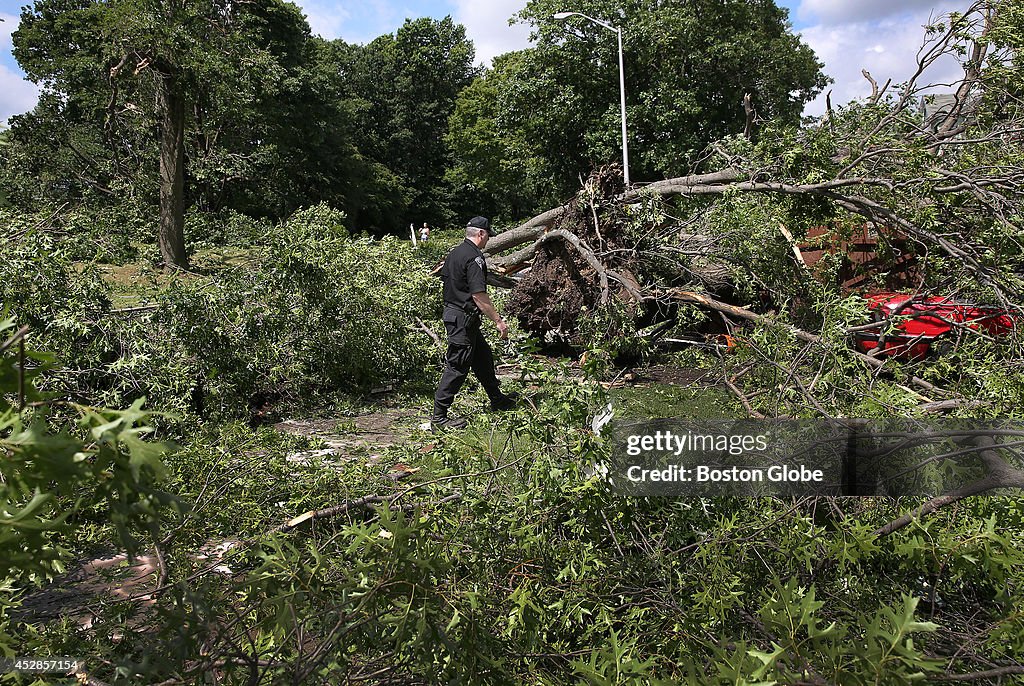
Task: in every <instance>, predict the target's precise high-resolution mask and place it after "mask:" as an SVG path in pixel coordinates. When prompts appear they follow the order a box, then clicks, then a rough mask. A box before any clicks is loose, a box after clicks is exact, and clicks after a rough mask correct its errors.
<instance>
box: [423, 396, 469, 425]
mask: <svg viewBox="0 0 1024 686" xmlns="http://www.w3.org/2000/svg"><path fill="white" fill-rule="evenodd" d="M467 423H468V422H466V420H465V419H462V418H461V417H449V416H448V408H447V407H444V406H442V405H440V404H439V403H438V402H437V401H436V400H435V401H434V416H432V417H431V418H430V430H431V431H445V430H447V429H464V428H466V424H467Z"/></svg>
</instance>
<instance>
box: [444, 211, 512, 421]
mask: <svg viewBox="0 0 1024 686" xmlns="http://www.w3.org/2000/svg"><path fill="white" fill-rule="evenodd" d="M494 235H495V231H494V229H492V228H491V223H490V221H488V220H487V218H486V217H473V218H472V219H470V220H469V223H468V224H467V225H466V240H465V241H463V242H462V243H461V244H459V245H458V246H456V247H455V248H454V249H453V250H452V251H451V252H450V253H448V257H447V258H446V259H445V261H444V266H443V267H442V268H441V278H442V279H444V314H443V315H442V319H443V320H444V326H445V329H447V331H448V353H447V356H446V364H445V368H444V373H443V374H442V375H441V383H440V385H439V386H438V388H437V393H435V394H434V416H433V417H431V418H430V424H431V428H433V429H461V428H462V427H464V426H466V420H465V419H461V418H456V417H449V416H448V408H449V407H451V405H452V401H454V400H455V394H456V393H458V392H459V389H460V388H462V383H463V382H464V381H465V380H466V375H467V374H468V373H469V370H470V369H472V370H473V373H474V374H476V378H477V379H479V380H480V385H482V386H483V387H484V390H485V391H487V396H488V397H489V398H490V399H491V409H492V410H507V409H510V408H511V407H513V406H514V405H515V394H512V395H505V394H504V393H502V392H501V388H500V386H499V385H498V378H497V377H496V376H495V374H494V355H493V354H492V352H491V346H489V345H488V344H487V341H486V340H485V339H484V336H483V334H482V333H481V332H480V315H481V314H483V315H486V316H487V318H488V319H490V320H491V321H492V322H494V325H495V326H496V327H498V333H499V334H500V335H501V337H502V338H507V337H508V324H506V323H505V320H503V319H502V318H501V315H499V314H498V311H497V310H495V309H494V304H493V303H492V302H491V298H490V296H489V295H487V262H486V261H485V260H484V254H483V252H481V251H482V250H483V248H484V247H486V246H487V241H488V239H489V238H490V237H491V236H494Z"/></svg>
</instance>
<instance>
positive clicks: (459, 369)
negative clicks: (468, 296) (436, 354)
mask: <svg viewBox="0 0 1024 686" xmlns="http://www.w3.org/2000/svg"><path fill="white" fill-rule="evenodd" d="M442 319H444V326H445V329H447V330H448V354H447V356H446V364H445V367H444V372H443V373H442V374H441V383H440V385H439V386H438V387H437V393H435V394H434V417H437V418H440V417H446V416H448V408H449V407H451V405H452V402H453V401H454V400H455V394H456V393H458V392H459V389H460V388H462V384H463V382H465V380H466V376H467V375H468V374H469V370H470V369H472V370H473V373H474V374H476V378H477V379H479V380H480V385H481V386H483V387H484V390H485V391H487V396H488V397H489V398H490V399H491V402H494V401H495V400H499V399H500V398H501V397H502V393H501V387H500V386H499V385H498V377H496V376H495V374H494V354H493V353H492V352H491V346H490V345H488V344H487V341H486V339H484V336H483V334H482V333H481V332H480V315H478V314H477V315H468V314H466V313H465V312H463V311H462V310H459V309H455V308H452V307H445V308H444V315H443V316H442Z"/></svg>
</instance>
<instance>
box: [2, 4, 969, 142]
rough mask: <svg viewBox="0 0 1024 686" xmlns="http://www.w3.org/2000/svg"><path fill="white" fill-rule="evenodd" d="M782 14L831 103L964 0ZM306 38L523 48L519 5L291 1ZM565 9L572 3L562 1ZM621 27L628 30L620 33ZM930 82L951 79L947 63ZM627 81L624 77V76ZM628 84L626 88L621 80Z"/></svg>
mask: <svg viewBox="0 0 1024 686" xmlns="http://www.w3.org/2000/svg"><path fill="white" fill-rule="evenodd" d="M777 2H778V3H779V4H780V5H781V6H783V7H786V8H788V9H789V10H790V20H791V21H792V23H793V26H794V28H795V29H796V30H797V32H798V33H800V34H801V35H802V36H803V38H804V40H805V41H807V43H808V44H809V45H810V46H811V47H812V48H813V49H814V50H815V52H816V53H817V54H818V57H819V59H821V60H822V61H823V62H824V63H825V72H826V73H827V74H828V75H829V76H831V77H832V78H833V79H835V84H834V85H833V86H832V87H831V89H832V102H833V104H836V105H838V104H841V103H845V102H848V101H849V100H851V99H853V98H858V97H864V96H865V95H867V94H868V92H869V87H868V85H867V82H866V81H865V80H864V78H863V77H862V76H861V74H860V70H861V69H862V68H866V69H868V70H869V71H870V72H871V73H872V74H873V75H874V76H875V77H876V78H877V79H878V81H879V83H884V81H885V80H886V79H887V78H890V77H891V78H892V79H893V81H894V82H899V81H900V80H902V79H905V78H906V77H907V76H908V75H909V73H910V71H911V70H912V67H913V58H914V55H915V54H916V52H917V49H918V47H920V44H921V37H922V29H921V26H922V25H923V24H924V23H926V22H927V21H928V19H929V16H932V15H937V14H939V13H942V12H948V11H949V10H951V9H962V8H963V7H964V6H965V5H966V4H967V2H966V0H777ZM22 4H24V2H23V1H22V0H0V19H2V20H4V21H3V22H2V23H0V123H2V122H4V121H6V119H7V118H8V117H10V116H11V115H13V114H18V113H21V112H25V111H27V110H28V109H31V108H32V106H33V105H34V103H35V100H36V93H37V90H36V87H35V85H34V84H31V83H29V82H27V81H25V80H24V79H23V78H22V73H21V70H20V69H19V68H18V65H17V63H16V62H15V61H14V58H13V56H12V55H11V32H12V31H13V30H14V29H15V28H17V21H18V15H19V14H20V8H21V5H22ZM297 4H298V5H299V6H300V7H302V8H303V11H304V12H305V13H306V16H307V18H308V20H309V23H310V26H311V27H312V29H313V31H314V33H318V34H320V35H322V36H324V37H326V38H343V39H344V40H346V41H348V42H350V43H365V42H368V41H370V40H372V39H374V38H376V37H377V36H380V35H382V34H385V33H391V32H393V31H395V30H396V29H397V28H398V27H400V26H401V25H402V22H403V21H405V19H406V18H412V17H424V16H429V17H435V18H441V17H444V16H445V15H449V14H450V15H451V16H452V17H454V19H455V20H456V21H458V22H460V23H462V24H463V25H465V27H466V31H467V33H468V35H469V37H470V38H471V39H472V40H473V42H474V44H475V45H476V50H477V58H478V60H480V61H482V62H484V63H489V61H490V59H491V58H493V57H494V56H495V55H499V54H501V53H503V52H507V51H509V50H515V49H519V48H523V47H526V46H527V45H528V42H527V41H528V38H527V37H528V34H529V29H528V28H527V27H526V26H524V25H522V24H519V25H516V26H509V25H508V19H509V18H510V17H511V16H512V15H513V14H515V13H516V12H517V11H518V10H519V9H521V8H522V7H523V6H524V5H525V4H526V0H361V1H360V2H345V3H342V2H335V1H332V0H298V2H297ZM565 9H566V10H571V9H573V8H572V0H566V7H565ZM627 30H628V29H627ZM942 69H944V70H945V71H944V72H943V73H941V74H936V75H935V77H934V80H944V79H948V78H949V77H950V76H953V75H955V73H956V70H955V65H952V64H947V65H943V67H942ZM627 80H628V75H627ZM627 87H628V83H627ZM823 109H824V96H822V97H821V98H819V99H818V100H817V101H815V102H813V103H811V104H810V105H809V106H808V108H807V111H806V113H807V114H820V113H821V112H822V111H823Z"/></svg>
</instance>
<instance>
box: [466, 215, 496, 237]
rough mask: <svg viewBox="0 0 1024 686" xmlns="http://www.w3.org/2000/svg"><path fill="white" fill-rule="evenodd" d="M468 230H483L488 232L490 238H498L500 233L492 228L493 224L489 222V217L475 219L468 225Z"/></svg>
mask: <svg viewBox="0 0 1024 686" xmlns="http://www.w3.org/2000/svg"><path fill="white" fill-rule="evenodd" d="M466 228H467V229H483V230H484V231H486V232H487V235H488V236H497V235H498V232H497V231H495V230H494V229H492V228H491V222H490V221H488V219H487V217H473V218H472V219H470V220H469V223H468V224H466Z"/></svg>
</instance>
